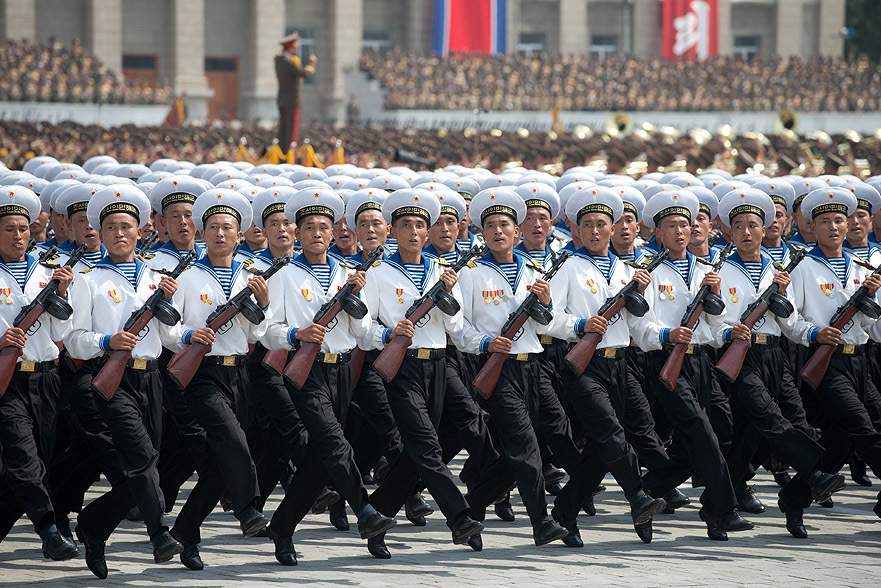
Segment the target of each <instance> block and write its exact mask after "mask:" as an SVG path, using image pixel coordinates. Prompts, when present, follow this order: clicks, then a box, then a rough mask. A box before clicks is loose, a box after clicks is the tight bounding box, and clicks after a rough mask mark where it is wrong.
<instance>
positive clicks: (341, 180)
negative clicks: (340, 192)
mask: <svg viewBox="0 0 881 588" xmlns="http://www.w3.org/2000/svg"><path fill="white" fill-rule="evenodd" d="M350 179H351V178H350V177H349V176H344V175H336V176H329V177H326V178H323V179H322V180H321V181H322V182H324V183H325V184H327V185H328V186H330V187H331V188H333V189H334V190H336V189H337V188H342V187H343V185H344V184H346V183H347V182H348V181H349V180H350Z"/></svg>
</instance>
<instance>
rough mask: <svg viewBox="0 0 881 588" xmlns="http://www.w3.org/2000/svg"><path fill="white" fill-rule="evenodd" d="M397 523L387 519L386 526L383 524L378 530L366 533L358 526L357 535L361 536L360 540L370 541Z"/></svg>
mask: <svg viewBox="0 0 881 588" xmlns="http://www.w3.org/2000/svg"><path fill="white" fill-rule="evenodd" d="M397 523H398V521H396V520H395V519H389V521H388V522H387V523H386V524H384V525H383V526H382V527H380V528H379V529H375V530H373V531H368V530H367V529H365V528H364V527H362V526H361V525H358V534H359V535H361V539H370V538H372V537H376V536H377V535H379V534H380V533H385V532H386V531H388V530H389V529H391V528H392V527H394V526H395V525H396V524H397Z"/></svg>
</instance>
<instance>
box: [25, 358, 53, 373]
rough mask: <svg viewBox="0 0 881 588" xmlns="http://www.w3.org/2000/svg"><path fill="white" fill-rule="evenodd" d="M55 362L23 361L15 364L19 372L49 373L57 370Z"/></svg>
mask: <svg viewBox="0 0 881 588" xmlns="http://www.w3.org/2000/svg"><path fill="white" fill-rule="evenodd" d="M56 367H57V366H56V365H55V360H54V359H53V360H49V361H30V360H27V359H23V360H21V361H20V362H18V363H16V364H15V371H17V372H48V371H52V370H54V369H55V368H56Z"/></svg>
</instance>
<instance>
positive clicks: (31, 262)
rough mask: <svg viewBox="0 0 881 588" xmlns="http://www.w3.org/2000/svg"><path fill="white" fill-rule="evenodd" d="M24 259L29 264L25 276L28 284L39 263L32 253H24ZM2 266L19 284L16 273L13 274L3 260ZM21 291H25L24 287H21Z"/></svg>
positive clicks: (0, 262)
mask: <svg viewBox="0 0 881 588" xmlns="http://www.w3.org/2000/svg"><path fill="white" fill-rule="evenodd" d="M24 261H26V262H27V264H28V266H27V267H28V270H27V273H26V274H25V277H24V283H25V285H27V283H28V280H30V279H31V274H33V273H34V270H35V269H37V266H38V265H39V264H38V263H37V258H36V257H34V256H33V255H31V254H30V253H25V254H24ZM0 268H3V270H4V271H5V272H6V273H8V274H9V275H10V276H11V277H12V281H13V282H15V283H16V285H18V280H17V279H16V278H15V275H13V273H12V272H11V271H10V270H9V266H7V265H6V264H5V263H4V262H3V261H0ZM19 288H21V286H19ZM21 291H22V292H24V288H21Z"/></svg>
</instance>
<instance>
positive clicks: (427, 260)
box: [382, 251, 437, 294]
mask: <svg viewBox="0 0 881 588" xmlns="http://www.w3.org/2000/svg"><path fill="white" fill-rule="evenodd" d="M420 259H421V261H422V269H423V273H422V276H423V277H422V283H421V284H417V283H416V282H414V281H413V278H412V277H411V276H410V272H408V271H407V268H405V267H404V262H403V261H402V260H401V255H400V253H399V252H397V251H395V252H394V253H393V254H392V255H390V256H388V257H386V258H385V259H383V260H382V261H383V263H387V264H389V265H390V266H392V267H394V268H395V269H397V270H398V271H399V272H401V273H402V274H404V275H405V276H406V277H407V279H408V280H410V283H411V284H413V285H414V286H416V291H417V292H419V293H420V294H422V290H423V288H425V282H426V278H427V277H428V274H429V272H430V271H431V267H432V265H433V264H436V263H437V259H432V258H431V257H429V256H428V255H421V256H420Z"/></svg>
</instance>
